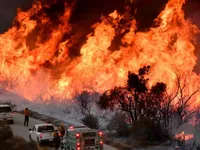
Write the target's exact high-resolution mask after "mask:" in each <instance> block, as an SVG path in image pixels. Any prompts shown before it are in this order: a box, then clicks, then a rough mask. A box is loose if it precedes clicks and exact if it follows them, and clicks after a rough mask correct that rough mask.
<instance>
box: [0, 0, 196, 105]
mask: <svg viewBox="0 0 200 150" xmlns="http://www.w3.org/2000/svg"><path fill="white" fill-rule="evenodd" d="M134 2H135V1H130V3H134ZM59 3H62V4H63V5H61V6H62V7H57V8H58V9H59V11H57V10H54V9H53V8H54V7H53V6H54V5H59ZM184 4H185V0H169V1H168V3H167V4H166V6H165V8H164V10H163V11H162V12H161V13H160V15H159V16H158V17H157V18H156V19H155V23H154V26H153V27H151V28H149V29H148V31H145V32H142V31H141V30H139V29H138V28H137V21H136V20H135V17H134V16H133V15H132V14H131V13H130V12H131V11H132V10H131V9H130V7H129V5H127V6H125V12H124V13H122V12H121V11H118V10H115V11H114V12H110V15H108V16H99V19H100V20H101V21H99V22H96V23H95V24H94V25H93V26H92V29H93V32H91V33H90V34H88V35H87V39H84V38H83V34H82V32H81V31H80V32H76V33H73V28H76V26H79V25H80V26H81V24H77V25H75V26H74V25H72V24H71V23H70V19H72V18H71V16H72V13H73V8H74V6H75V2H73V1H66V0H54V1H52V2H50V3H49V2H48V3H47V2H46V1H45V0H41V1H40V0H37V1H35V2H34V3H33V6H32V8H31V9H29V10H28V11H26V12H24V11H21V10H20V9H19V10H18V14H17V16H16V18H15V20H14V23H13V27H12V28H10V29H9V30H8V31H7V32H5V33H4V34H1V35H0V47H1V51H0V81H1V83H2V85H3V86H4V88H7V89H9V90H12V91H15V92H17V93H18V94H20V95H23V96H24V97H26V98H28V99H32V100H33V99H36V98H37V97H38V96H39V97H42V98H43V99H48V98H49V97H50V96H55V97H57V98H60V99H70V98H72V97H73V96H74V95H76V94H77V93H80V92H81V91H83V90H88V91H96V92H100V93H102V92H104V91H105V90H108V89H111V88H113V87H115V86H121V85H125V84H126V80H127V73H128V71H136V70H138V69H139V68H140V67H142V66H144V65H150V66H151V72H150V81H151V82H152V84H153V83H155V82H158V81H162V82H165V83H166V84H167V85H168V88H169V90H173V88H174V81H175V80H176V74H177V73H178V74H181V75H183V74H184V75H185V74H186V75H187V76H188V80H187V82H191V83H192V82H196V81H199V76H198V75H197V74H196V73H195V72H193V69H194V67H195V65H196V62H197V57H196V56H195V53H194V51H195V46H194V43H195V35H196V34H198V32H199V30H198V28H197V27H196V26H195V25H194V24H192V23H191V21H190V20H187V19H186V18H185V15H184V11H183V5H184ZM59 6H60V5H59ZM52 9H53V11H52ZM49 10H51V11H49ZM134 11H135V13H137V10H136V9H135V10H134ZM89 18H90V16H88V18H87V19H89ZM80 39H83V40H84V41H83V40H80ZM116 39H120V40H118V41H119V42H118V43H115V42H114V44H113V41H115V40H116ZM78 42H80V43H78ZM113 45H114V48H115V49H113V47H112V46H113ZM116 45H118V46H116ZM116 47H117V48H116ZM72 50H73V53H71V51H72ZM190 88H191V89H189V90H192V89H193V88H195V87H193V86H191V87H190ZM196 102H198V101H196Z"/></svg>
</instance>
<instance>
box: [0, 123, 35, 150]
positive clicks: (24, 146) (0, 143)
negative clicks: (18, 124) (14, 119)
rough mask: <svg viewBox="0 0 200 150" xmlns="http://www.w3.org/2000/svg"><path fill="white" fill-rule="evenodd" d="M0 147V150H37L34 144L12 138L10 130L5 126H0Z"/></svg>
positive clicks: (18, 138)
mask: <svg viewBox="0 0 200 150" xmlns="http://www.w3.org/2000/svg"><path fill="white" fill-rule="evenodd" d="M0 147H1V148H0V149H1V150H38V148H37V145H36V144H35V143H32V142H27V141H26V140H24V139H23V138H21V137H16V136H13V133H12V130H11V128H10V127H9V126H7V125H5V124H0Z"/></svg>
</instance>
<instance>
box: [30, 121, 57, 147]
mask: <svg viewBox="0 0 200 150" xmlns="http://www.w3.org/2000/svg"><path fill="white" fill-rule="evenodd" d="M54 131H55V127H54V126H53V125H52V124H37V125H34V127H33V128H32V129H29V138H30V140H32V141H35V142H38V143H39V144H43V143H51V142H53V138H54V137H53V134H54Z"/></svg>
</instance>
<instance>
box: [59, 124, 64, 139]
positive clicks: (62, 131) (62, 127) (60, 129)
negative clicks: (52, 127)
mask: <svg viewBox="0 0 200 150" xmlns="http://www.w3.org/2000/svg"><path fill="white" fill-rule="evenodd" d="M59 131H60V135H61V137H63V136H64V135H65V126H64V124H63V123H62V124H61V125H60V128H59Z"/></svg>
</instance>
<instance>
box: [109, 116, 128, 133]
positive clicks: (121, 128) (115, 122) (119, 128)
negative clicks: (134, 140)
mask: <svg viewBox="0 0 200 150" xmlns="http://www.w3.org/2000/svg"><path fill="white" fill-rule="evenodd" d="M126 118H127V117H126V115H125V114H124V113H122V112H117V113H115V115H114V116H113V117H112V118H111V119H110V120H109V123H108V124H107V126H106V128H107V130H108V131H110V132H111V131H112V130H115V131H116V133H117V135H118V136H129V135H130V127H129V125H128V124H127V123H126V121H125V119H126Z"/></svg>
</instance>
